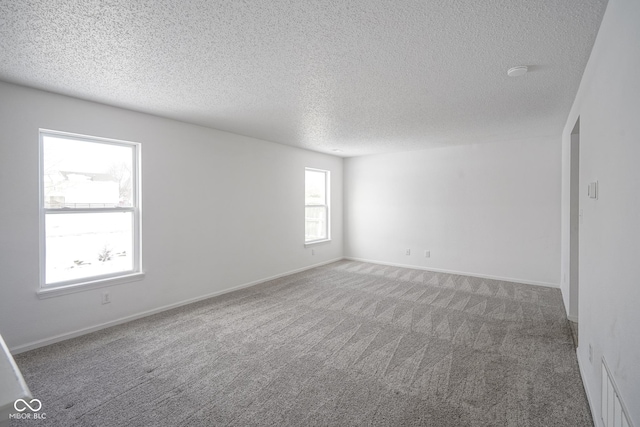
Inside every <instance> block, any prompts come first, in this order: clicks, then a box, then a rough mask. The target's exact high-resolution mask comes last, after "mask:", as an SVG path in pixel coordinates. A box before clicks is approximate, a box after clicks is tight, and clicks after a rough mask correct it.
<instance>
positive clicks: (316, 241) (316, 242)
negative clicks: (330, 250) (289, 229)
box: [304, 239, 331, 248]
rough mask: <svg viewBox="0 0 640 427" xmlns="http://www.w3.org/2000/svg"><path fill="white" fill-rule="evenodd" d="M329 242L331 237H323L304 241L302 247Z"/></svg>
mask: <svg viewBox="0 0 640 427" xmlns="http://www.w3.org/2000/svg"><path fill="white" fill-rule="evenodd" d="M329 242H331V239H324V240H314V241H313V242H306V243H305V244H304V247H305V248H306V247H307V246H314V245H319V244H322V243H329Z"/></svg>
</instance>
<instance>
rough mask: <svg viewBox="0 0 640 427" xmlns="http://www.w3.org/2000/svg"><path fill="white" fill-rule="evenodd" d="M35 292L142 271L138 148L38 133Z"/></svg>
mask: <svg viewBox="0 0 640 427" xmlns="http://www.w3.org/2000/svg"><path fill="white" fill-rule="evenodd" d="M40 158H41V161H40V163H41V164H40V185H41V197H40V199H41V200H40V207H41V209H40V212H41V217H40V219H41V238H42V245H41V246H42V249H41V250H42V257H41V259H42V262H41V264H42V265H41V288H42V289H47V288H49V289H51V288H59V287H65V286H69V285H79V284H85V283H90V282H96V281H101V280H106V279H114V278H119V277H122V276H127V275H132V274H135V273H140V271H141V267H140V203H139V201H140V178H139V177H140V166H139V161H140V145H139V144H137V143H132V142H124V141H115V140H109V139H103V138H95V137H87V136H79V135H72V134H66V133H61V132H53V131H43V130H41V131H40Z"/></svg>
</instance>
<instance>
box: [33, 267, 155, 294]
mask: <svg viewBox="0 0 640 427" xmlns="http://www.w3.org/2000/svg"><path fill="white" fill-rule="evenodd" d="M142 279H144V273H132V274H127V275H124V276H118V277H109V278H107V279H98V280H91V281H89V282H83V283H74V284H73V285H62V286H52V287H47V288H40V289H39V290H38V291H37V292H36V294H37V295H38V298H40V299H44V298H52V297H57V296H60V295H67V294H73V293H76V292H83V291H88V290H90V289H98V288H104V287H107V286H113V285H120V284H123V283H129V282H137V281H139V280H142Z"/></svg>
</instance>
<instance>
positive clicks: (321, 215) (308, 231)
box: [304, 206, 327, 242]
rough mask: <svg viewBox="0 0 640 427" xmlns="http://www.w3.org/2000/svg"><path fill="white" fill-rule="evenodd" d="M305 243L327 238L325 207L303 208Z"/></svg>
mask: <svg viewBox="0 0 640 427" xmlns="http://www.w3.org/2000/svg"><path fill="white" fill-rule="evenodd" d="M304 216H305V218H304V219H305V227H304V229H305V236H304V238H305V241H307V242H308V241H312V240H322V239H326V238H327V208H326V207H325V206H318V207H309V206H307V207H305V215H304Z"/></svg>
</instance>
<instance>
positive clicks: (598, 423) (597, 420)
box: [577, 353, 604, 427]
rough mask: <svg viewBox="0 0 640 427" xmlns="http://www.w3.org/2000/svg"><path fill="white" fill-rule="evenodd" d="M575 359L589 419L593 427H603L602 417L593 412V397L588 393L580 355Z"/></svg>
mask: <svg viewBox="0 0 640 427" xmlns="http://www.w3.org/2000/svg"><path fill="white" fill-rule="evenodd" d="M577 359H578V368H579V370H580V377H581V379H582V387H583V388H584V391H585V394H586V395H587V402H589V409H590V410H591V418H593V423H594V425H595V427H604V426H603V424H602V417H600V416H599V415H600V414H597V413H596V411H595V410H594V408H595V406H594V401H593V396H592V395H591V393H590V391H589V390H590V389H591V388H590V387H589V383H588V381H587V376H586V375H585V374H584V369H583V367H582V362H581V361H580V360H581V359H580V353H577Z"/></svg>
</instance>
